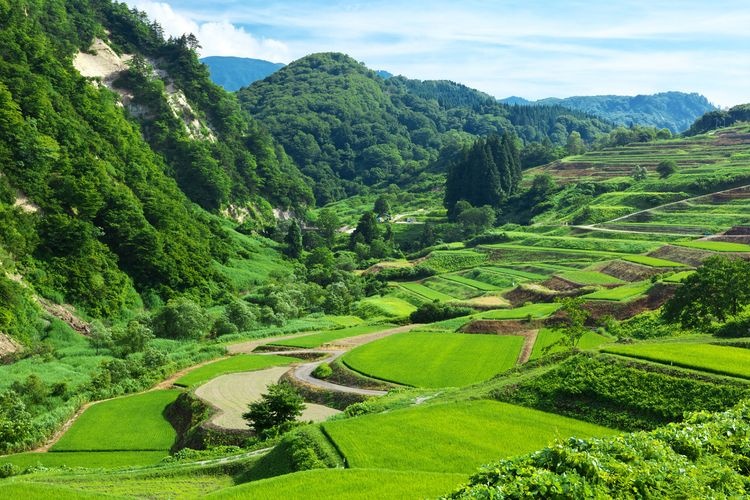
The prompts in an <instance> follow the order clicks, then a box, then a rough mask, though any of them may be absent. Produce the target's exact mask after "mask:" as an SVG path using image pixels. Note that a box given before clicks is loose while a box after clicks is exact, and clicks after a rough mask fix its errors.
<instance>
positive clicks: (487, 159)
mask: <svg viewBox="0 0 750 500" xmlns="http://www.w3.org/2000/svg"><path fill="white" fill-rule="evenodd" d="M520 180H521V160H520V154H519V150H518V145H517V144H516V139H515V137H513V136H511V135H510V134H508V133H505V134H503V136H502V137H501V136H498V135H491V136H490V137H488V138H487V139H479V140H477V142H475V143H474V144H473V145H472V146H471V148H469V149H468V150H467V151H466V152H465V153H464V155H463V158H462V160H461V161H459V162H456V163H454V164H452V165H451V166H450V167H449V169H448V177H447V179H446V185H445V197H444V199H443V204H444V206H445V207H446V208H447V209H448V217H449V218H450V219H451V220H455V218H456V215H457V214H456V210H455V207H456V203H457V202H458V201H460V200H465V201H467V202H468V203H470V204H471V205H472V206H475V207H479V206H483V205H489V206H491V207H492V208H495V209H497V208H499V207H500V206H501V205H502V204H503V203H504V202H505V200H506V199H507V198H508V197H509V196H511V195H512V194H514V193H515V192H516V190H517V189H518V184H519V182H520Z"/></svg>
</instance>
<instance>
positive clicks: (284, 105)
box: [238, 53, 611, 204]
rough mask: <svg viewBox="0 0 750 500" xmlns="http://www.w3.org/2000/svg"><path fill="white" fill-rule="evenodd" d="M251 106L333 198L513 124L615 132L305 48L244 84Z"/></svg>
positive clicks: (410, 171)
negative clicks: (307, 51) (307, 53)
mask: <svg viewBox="0 0 750 500" xmlns="http://www.w3.org/2000/svg"><path fill="white" fill-rule="evenodd" d="M238 95H239V98H240V101H241V102H242V105H243V108H244V109H246V110H247V111H249V112H250V113H251V114H252V115H253V117H255V118H257V119H258V120H259V121H261V122H262V123H263V124H264V125H265V126H267V127H268V128H269V130H270V131H271V133H272V134H273V135H274V137H276V138H277V139H278V140H279V141H280V142H281V143H282V144H283V145H284V149H285V150H286V152H287V153H288V154H289V155H290V156H291V157H292V158H294V160H295V162H296V163H297V165H298V166H299V167H300V169H301V170H302V172H304V173H305V174H307V175H309V176H310V177H312V178H313V179H314V180H315V182H316V184H315V197H316V199H317V200H318V202H319V203H321V204H322V203H328V202H331V201H335V200H338V199H341V198H344V197H345V196H351V195H353V194H356V193H358V192H360V191H361V188H362V186H363V185H368V186H369V185H373V184H378V183H395V184H398V185H401V186H404V185H406V184H407V183H413V182H414V180H415V176H416V175H417V174H419V173H420V172H423V171H424V170H425V168H426V167H428V166H430V165H431V164H432V163H434V162H436V161H438V162H439V163H440V162H442V163H445V162H446V161H450V160H451V159H452V158H453V157H455V156H457V155H460V153H461V148H462V147H463V145H464V144H466V143H467V142H469V141H471V140H472V139H474V138H476V137H477V136H482V135H486V134H489V133H492V132H497V133H502V132H503V131H504V130H510V129H513V130H515V131H516V133H517V134H518V135H519V137H520V138H521V139H522V140H524V141H541V140H543V139H545V138H546V139H550V140H551V141H552V142H553V143H555V144H565V142H566V141H567V139H568V135H569V134H570V133H571V132H573V131H577V132H579V133H580V134H581V136H582V137H583V138H584V140H586V141H589V142H590V141H593V139H594V137H595V136H596V135H597V134H599V133H601V132H607V131H609V130H610V129H611V126H610V125H609V124H608V123H606V122H603V121H601V120H598V119H595V118H592V117H591V116H588V115H584V114H582V113H579V112H575V111H571V110H568V109H566V108H561V107H546V106H542V107H538V108H532V107H524V108H516V107H512V106H506V105H503V104H499V103H497V102H496V101H495V100H494V99H493V98H492V97H490V96H488V95H486V94H483V93H481V92H478V91H475V90H472V89H469V88H468V87H465V86H463V85H459V84H456V83H453V82H448V81H439V82H419V81H413V80H408V79H405V78H402V77H395V78H389V79H387V80H383V79H382V78H380V77H378V76H377V75H376V74H375V72H374V71H371V70H370V69H368V68H366V67H365V66H364V65H362V64H360V63H358V62H356V61H355V60H354V59H352V58H351V57H349V56H346V55H344V54H338V53H324V54H314V55H310V56H306V57H303V58H302V59H299V60H297V61H294V62H293V63H291V64H289V65H288V66H286V67H284V68H282V69H281V70H279V71H278V72H276V73H274V74H273V75H271V76H269V77H268V78H267V79H265V80H263V81H260V82H256V83H255V84H253V85H251V86H250V87H248V88H246V89H242V90H241V91H240V92H239V93H238Z"/></svg>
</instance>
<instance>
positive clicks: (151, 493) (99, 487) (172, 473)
mask: <svg viewBox="0 0 750 500" xmlns="http://www.w3.org/2000/svg"><path fill="white" fill-rule="evenodd" d="M197 468H198V467H197V466H193V468H192V470H190V469H186V468H182V470H180V469H181V468H180V467H179V466H176V467H174V468H172V467H170V466H169V465H166V466H162V468H158V469H156V468H155V469H151V471H132V472H131V471H128V472H124V473H121V472H119V471H112V472H109V473H108V474H98V473H96V472H94V471H91V472H86V473H83V474H68V475H63V474H55V475H52V476H43V477H34V476H32V477H31V478H29V479H30V480H37V481H43V482H45V483H49V484H50V485H54V486H55V487H58V488H62V489H63V491H70V490H75V491H76V493H80V494H89V493H96V494H97V495H98V497H97V498H170V499H173V498H184V499H193V498H203V497H204V496H205V495H206V494H208V493H210V492H213V491H217V490H221V489H224V488H229V487H232V486H234V484H235V482H234V481H233V480H232V477H231V476H230V475H229V474H221V473H218V474H217V473H216V469H214V471H212V472H213V474H212V473H196V469H197ZM25 479H26V478H24V480H25ZM67 488H70V490H67ZM31 498H49V497H46V496H43V497H31ZM55 498H56V499H61V498H71V497H55ZM72 498H79V497H78V496H75V497H72Z"/></svg>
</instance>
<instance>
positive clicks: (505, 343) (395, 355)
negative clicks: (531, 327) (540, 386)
mask: <svg viewBox="0 0 750 500" xmlns="http://www.w3.org/2000/svg"><path fill="white" fill-rule="evenodd" d="M522 346H523V337H519V336H499V335H471V334H462V333H429V332H415V333H402V334H398V335H392V336H390V337H386V338H383V339H380V340H377V341H375V342H371V343H370V344H366V345H363V346H360V347H358V348H356V349H354V350H352V351H351V352H349V353H347V354H345V355H344V357H343V358H342V359H343V362H344V364H346V366H348V367H349V368H351V369H352V370H355V371H358V372H360V373H362V374H364V375H367V376H369V377H374V378H379V379H382V380H387V381H389V382H396V383H398V384H405V385H411V386H415V387H460V386H464V385H469V384H473V383H476V382H481V381H482V380H487V379H489V378H490V377H492V376H493V375H496V374H498V373H500V372H503V371H505V370H507V369H509V368H512V367H513V366H515V364H516V361H517V360H518V356H519V354H520V352H521V347H522Z"/></svg>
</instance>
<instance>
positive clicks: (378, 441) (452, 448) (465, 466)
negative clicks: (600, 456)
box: [323, 400, 614, 473]
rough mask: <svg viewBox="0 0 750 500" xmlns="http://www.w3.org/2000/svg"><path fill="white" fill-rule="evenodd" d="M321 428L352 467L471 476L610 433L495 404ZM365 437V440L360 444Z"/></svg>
mask: <svg viewBox="0 0 750 500" xmlns="http://www.w3.org/2000/svg"><path fill="white" fill-rule="evenodd" d="M323 429H324V430H325V432H326V433H327V434H328V436H330V438H331V439H332V440H333V442H334V443H336V446H337V447H338V449H340V450H341V452H342V453H343V454H344V456H345V457H346V459H347V463H348V464H349V466H350V467H352V468H375V469H379V468H382V469H385V468H388V469H392V470H403V471H412V470H415V471H432V472H463V473H469V472H473V471H474V469H475V468H476V467H478V466H479V465H482V464H484V463H487V462H490V461H493V460H497V459H499V458H503V457H510V456H513V455H519V454H522V453H527V452H531V451H534V450H538V449H540V448H542V447H544V446H547V445H549V444H550V443H552V442H553V441H554V440H556V439H565V438H568V437H571V436H577V437H590V436H606V435H610V434H613V433H614V431H612V430H611V429H607V428H606V427H601V426H597V425H592V424H589V423H585V422H581V421H579V420H574V419H571V418H566V417H561V416H558V415H554V414H550V413H545V412H541V411H538V410H531V409H528V408H523V407H520V406H514V405H510V404H506V403H500V402H497V401H487V400H482V401H468V402H461V403H448V404H441V405H434V406H422V407H412V408H408V409H402V410H394V411H391V412H387V413H380V414H375V415H365V416H362V417H357V418H352V419H347V420H339V421H334V422H327V423H324V424H323ZM362 436H367V439H362Z"/></svg>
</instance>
